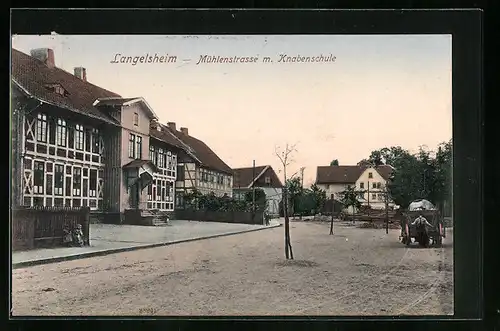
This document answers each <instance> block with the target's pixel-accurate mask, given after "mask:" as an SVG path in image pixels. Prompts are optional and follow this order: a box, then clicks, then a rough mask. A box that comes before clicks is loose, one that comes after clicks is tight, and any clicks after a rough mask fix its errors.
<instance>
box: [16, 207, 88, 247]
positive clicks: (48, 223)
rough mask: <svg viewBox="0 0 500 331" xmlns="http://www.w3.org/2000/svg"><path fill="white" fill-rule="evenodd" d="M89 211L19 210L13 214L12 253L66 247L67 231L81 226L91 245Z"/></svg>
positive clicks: (64, 209)
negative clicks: (65, 229) (65, 230)
mask: <svg viewBox="0 0 500 331" xmlns="http://www.w3.org/2000/svg"><path fill="white" fill-rule="evenodd" d="M89 216H90V209H89V208H88V207H84V208H68V207H18V208H15V209H13V210H12V223H11V224H12V250H14V251H16V250H27V249H34V248H40V247H57V246H62V245H63V237H64V228H65V227H67V228H68V229H69V230H73V229H74V228H75V227H76V225H77V224H80V225H81V226H82V232H83V241H84V244H85V245H86V246H88V245H90V221H89Z"/></svg>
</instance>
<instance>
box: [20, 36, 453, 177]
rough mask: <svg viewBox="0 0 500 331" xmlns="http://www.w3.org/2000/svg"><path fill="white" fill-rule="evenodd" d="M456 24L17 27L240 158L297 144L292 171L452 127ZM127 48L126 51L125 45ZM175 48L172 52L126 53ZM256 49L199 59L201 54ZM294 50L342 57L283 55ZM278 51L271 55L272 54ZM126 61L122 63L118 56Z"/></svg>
mask: <svg viewBox="0 0 500 331" xmlns="http://www.w3.org/2000/svg"><path fill="white" fill-rule="evenodd" d="M451 39H452V38H451V35H314V36H313V35H279V36H264V35H259V36H231V35H228V36H159V35H155V36H147V35H142V36H138V35H135V36H124V35H122V36H116V35H115V36H105V35H99V36H63V35H56V34H53V35H44V36H26V35H22V36H21V35H17V36H13V37H12V47H13V48H15V49H17V50H20V51H22V52H25V53H27V54H29V53H30V50H31V49H34V48H52V49H54V53H55V61H56V66H57V67H60V68H62V69H64V70H66V71H68V72H71V73H73V68H74V67H78V66H83V67H85V68H86V70H87V79H88V81H89V82H91V83H93V84H95V85H98V86H101V87H103V88H105V89H107V90H111V91H113V92H116V93H118V94H120V95H121V96H123V97H138V96H141V97H144V98H145V99H146V101H147V102H148V103H149V105H150V106H151V107H152V108H153V109H154V111H155V112H156V114H157V115H158V117H159V118H160V121H161V122H162V123H167V122H176V123H177V128H179V127H187V128H188V129H189V134H190V135H192V136H194V137H196V138H198V139H201V140H203V141H204V142H205V143H206V144H207V145H208V146H210V148H212V149H213V150H214V152H215V153H216V154H217V155H218V156H219V157H220V158H221V159H222V160H224V161H225V162H226V163H227V164H228V165H229V166H230V167H232V168H238V167H251V166H252V162H253V160H255V163H256V165H257V166H258V165H271V166H272V167H273V168H274V169H275V171H276V172H277V173H278V176H280V178H281V179H282V180H283V171H282V169H283V166H282V164H281V162H280V160H279V159H278V157H277V156H276V154H275V153H276V149H277V148H278V149H279V150H281V151H282V150H283V149H284V148H285V146H286V145H287V144H289V145H295V151H294V152H292V154H291V164H290V165H289V166H288V167H287V173H288V175H290V174H294V173H296V172H297V171H298V170H299V169H300V168H301V167H304V168H305V170H304V184H307V185H309V184H311V183H313V182H314V180H315V178H316V167H317V166H320V165H329V164H330V162H331V161H332V160H333V159H338V160H339V163H340V165H355V164H356V163H357V162H359V161H360V160H361V159H363V158H367V157H368V156H369V155H370V153H371V151H372V150H375V149H379V148H383V147H388V146H401V147H403V148H405V149H408V150H411V151H416V150H417V149H418V147H419V146H422V145H423V146H428V147H429V148H430V149H433V148H435V147H436V146H437V145H438V144H439V143H441V142H443V141H448V140H449V139H451V137H452V122H451V120H452V87H451V72H452V68H451V65H452V61H451V59H452V57H451V42H452V40H451ZM117 54H120V55H117ZM155 54H157V55H158V57H160V56H169V57H171V56H175V57H176V61H175V62H174V61H173V60H170V61H164V63H159V62H156V63H140V62H136V64H135V65H134V64H133V63H132V62H130V61H129V62H128V63H120V58H121V57H122V56H125V57H140V56H147V55H149V56H154V55H155ZM204 55H208V56H221V57H234V56H237V57H257V58H258V60H257V61H255V62H246V63H241V62H233V63H206V62H205V63H198V62H199V60H200V57H202V56H204ZM280 55H285V56H286V57H290V58H291V57H294V56H295V57H310V58H313V57H314V58H317V57H319V56H321V55H322V56H323V57H325V58H333V57H335V60H334V61H329V62H283V61H281V62H280V61H279V59H280ZM264 57H269V58H270V59H271V60H272V62H271V61H269V62H264V60H263V58H264ZM113 62H115V63H113Z"/></svg>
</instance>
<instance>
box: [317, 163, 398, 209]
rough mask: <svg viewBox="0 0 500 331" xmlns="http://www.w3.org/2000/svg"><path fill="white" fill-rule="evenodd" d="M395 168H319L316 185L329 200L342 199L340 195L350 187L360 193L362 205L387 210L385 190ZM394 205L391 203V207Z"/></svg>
mask: <svg viewBox="0 0 500 331" xmlns="http://www.w3.org/2000/svg"><path fill="white" fill-rule="evenodd" d="M392 170H393V168H392V167H391V166H389V165H381V166H376V167H372V166H369V165H348V166H318V167H317V171H316V185H318V187H320V188H321V189H322V190H324V191H325V192H326V194H327V198H329V199H336V200H339V199H340V193H341V192H343V191H344V190H345V189H346V188H347V187H348V186H351V187H355V188H356V190H358V191H360V195H359V201H360V202H361V204H362V205H365V206H370V207H371V208H374V209H383V208H385V189H386V185H387V183H388V181H389V178H390V175H391V173H392ZM393 206H394V203H393V202H392V201H389V207H393Z"/></svg>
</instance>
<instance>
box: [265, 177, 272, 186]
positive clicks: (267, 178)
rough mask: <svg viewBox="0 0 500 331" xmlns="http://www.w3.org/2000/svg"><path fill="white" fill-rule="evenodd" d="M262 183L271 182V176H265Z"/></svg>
mask: <svg viewBox="0 0 500 331" xmlns="http://www.w3.org/2000/svg"><path fill="white" fill-rule="evenodd" d="M264 183H266V184H271V177H269V176H266V177H265V178H264Z"/></svg>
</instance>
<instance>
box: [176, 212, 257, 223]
mask: <svg viewBox="0 0 500 331" xmlns="http://www.w3.org/2000/svg"><path fill="white" fill-rule="evenodd" d="M175 219H178V220H190V221H203V222H222V223H243V224H259V225H263V224H264V212H263V211H256V212H255V213H252V212H243V211H224V212H222V211H208V210H192V209H179V210H176V211H175Z"/></svg>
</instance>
